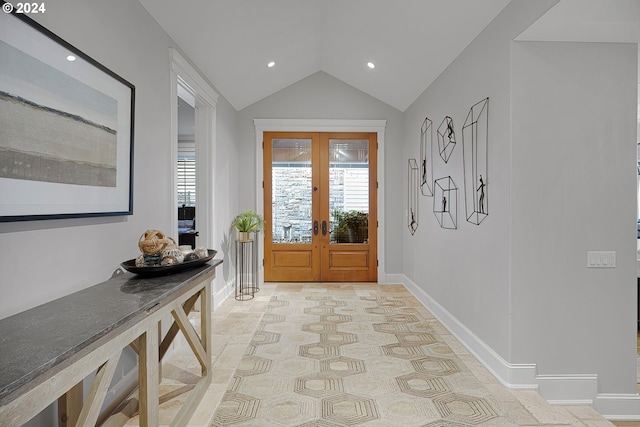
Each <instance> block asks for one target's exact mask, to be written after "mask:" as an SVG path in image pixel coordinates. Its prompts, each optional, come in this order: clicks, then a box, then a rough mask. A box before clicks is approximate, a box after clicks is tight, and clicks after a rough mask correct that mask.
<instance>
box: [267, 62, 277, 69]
mask: <svg viewBox="0 0 640 427" xmlns="http://www.w3.org/2000/svg"><path fill="white" fill-rule="evenodd" d="M275 66H276V63H275V61H271V62H269V63H268V64H267V67H269V68H273V67H275Z"/></svg>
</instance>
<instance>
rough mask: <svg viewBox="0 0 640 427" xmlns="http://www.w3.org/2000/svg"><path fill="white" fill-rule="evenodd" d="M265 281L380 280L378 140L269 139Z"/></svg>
mask: <svg viewBox="0 0 640 427" xmlns="http://www.w3.org/2000/svg"><path fill="white" fill-rule="evenodd" d="M263 158H264V168H263V170H264V211H265V212H264V217H265V233H264V236H265V242H264V255H265V258H264V275H265V281H268V282H269V281H278V282H323V281H324V282H336V281H339V282H371V281H377V224H378V221H377V213H376V194H377V181H376V176H377V170H376V165H377V164H376V160H377V135H376V134H375V133H317V132H304V133H303V132H265V133H264V156H263Z"/></svg>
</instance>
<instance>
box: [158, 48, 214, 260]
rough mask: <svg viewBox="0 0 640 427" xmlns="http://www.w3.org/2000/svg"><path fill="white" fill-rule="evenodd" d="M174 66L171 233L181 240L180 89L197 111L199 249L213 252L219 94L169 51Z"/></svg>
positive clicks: (172, 68) (189, 66) (170, 167)
mask: <svg viewBox="0 0 640 427" xmlns="http://www.w3.org/2000/svg"><path fill="white" fill-rule="evenodd" d="M169 60H170V65H171V71H170V74H171V78H170V80H171V156H170V157H171V164H170V165H169V170H171V171H173V173H172V174H171V177H172V178H171V186H172V187H171V188H172V192H171V204H172V206H174V209H172V210H171V229H172V230H173V233H172V235H174V236H176V237H177V236H178V209H177V206H178V195H177V193H176V191H175V189H176V182H177V168H176V165H177V162H178V158H177V155H178V89H179V90H180V93H181V94H185V93H186V94H188V95H190V96H191V97H193V101H194V104H195V105H194V108H195V110H196V113H195V116H196V117H195V118H196V127H195V141H196V200H197V203H196V227H197V229H198V231H199V233H200V234H199V238H198V242H199V246H204V247H207V248H213V247H214V246H215V244H216V242H217V241H218V239H217V235H216V228H215V227H214V224H215V223H214V221H215V218H214V210H213V201H214V190H215V183H214V182H213V180H214V174H213V165H214V164H215V163H214V159H215V151H216V137H215V135H216V132H215V130H216V106H217V103H218V94H217V93H216V92H215V91H214V90H213V88H212V87H211V85H209V84H208V83H207V81H206V80H205V79H204V78H202V76H201V75H200V74H199V73H198V72H197V71H196V70H195V69H194V68H193V67H192V66H191V65H190V64H189V63H188V62H187V61H186V60H185V59H184V58H183V57H182V55H180V53H178V51H177V50H175V49H173V48H170V49H169Z"/></svg>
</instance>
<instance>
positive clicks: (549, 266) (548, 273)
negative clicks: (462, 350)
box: [511, 42, 638, 393]
mask: <svg viewBox="0 0 640 427" xmlns="http://www.w3.org/2000/svg"><path fill="white" fill-rule="evenodd" d="M637 52H638V50H637V46H636V45H632V44H616V43H555V42H547V43H544V42H543V43H534V42H514V43H513V45H512V49H511V89H512V90H511V99H512V122H511V125H512V144H511V153H512V155H511V166H512V180H511V185H512V187H511V208H512V209H511V253H512V263H511V269H512V312H513V336H512V357H511V361H513V362H535V363H536V365H537V367H538V374H541V375H549V374H555V375H558V374H560V375H562V374H565V375H566V374H597V375H598V392H599V393H612V392H617V393H620V392H625V393H633V392H635V390H636V373H635V372H636V371H635V368H634V366H635V360H636V357H635V353H636V343H635V339H636V306H637V299H636V255H635V254H636V246H635V245H636V231H635V222H636V200H635V197H634V195H635V194H636V124H637V123H636V108H637V92H636V86H637V76H638V74H637ZM594 250H595V251H597V250H607V251H616V255H617V257H616V258H617V259H616V262H617V265H616V268H615V269H593V268H591V269H589V268H586V261H587V251H594ZM542 313H544V315H542Z"/></svg>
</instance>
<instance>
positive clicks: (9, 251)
mask: <svg viewBox="0 0 640 427" xmlns="http://www.w3.org/2000/svg"><path fill="white" fill-rule="evenodd" d="M54 3H55V4H49V3H47V11H46V13H44V14H41V15H34V16H33V18H35V19H36V20H37V21H38V22H39V23H41V24H42V25H44V26H45V27H46V28H48V29H49V30H51V31H52V32H54V33H55V34H57V35H58V36H60V37H61V38H63V39H64V40H66V41H67V42H69V43H71V44H72V45H74V46H76V47H77V48H78V49H80V50H81V51H83V52H84V53H86V54H87V55H89V56H91V57H92V58H94V59H95V60H96V61H98V62H100V63H101V64H103V65H104V66H106V67H107V68H109V69H111V70H112V71H113V72H115V73H117V74H119V75H120V76H122V77H123V78H125V79H127V80H128V81H130V82H131V83H132V84H133V85H135V87H136V105H135V135H134V147H135V152H134V177H133V182H134V206H133V212H134V214H133V215H132V216H123V217H105V218H83V219H68V220H50V221H37V222H14V223H0V271H1V273H0V295H2V298H0V318H4V317H7V316H10V315H12V314H15V313H18V312H20V311H23V310H26V309H29V308H31V307H34V306H37V305H39V304H42V303H45V302H47V301H50V300H53V299H55V298H59V297H62V296H64V295H67V294H70V293H72V292H74V291H77V290H80V289H83V288H86V287H88V286H91V285H94V284H97V283H100V282H102V281H105V280H107V279H108V278H109V277H110V276H111V273H112V272H113V271H114V270H115V269H116V268H117V267H118V266H119V264H120V263H121V262H122V261H124V260H127V259H131V258H134V257H136V256H137V255H138V254H139V250H138V247H137V241H138V239H139V237H140V235H141V234H142V233H143V232H144V231H145V230H146V229H148V228H156V229H160V230H165V231H167V232H169V231H170V230H173V228H174V225H173V224H171V223H170V217H171V214H172V212H173V211H174V209H175V206H173V205H172V204H171V195H172V192H173V191H175V190H174V189H173V188H171V185H170V177H171V174H172V173H173V170H174V168H175V165H173V164H172V163H171V144H170V140H171V135H170V131H171V130H170V121H171V120H170V117H171V115H170V105H171V103H170V74H169V69H170V68H169V51H168V50H169V48H170V47H177V46H176V45H175V43H174V42H173V41H172V40H171V39H170V38H169V37H168V35H167V34H166V33H165V32H164V31H163V30H162V29H161V28H160V27H159V25H158V24H157V23H156V22H155V21H154V20H153V19H152V18H151V17H150V16H149V15H148V13H147V12H146V10H144V9H143V8H142V6H141V5H140V4H139V3H138V2H136V1H126V0H117V1H111V2H98V1H90V2H88V1H84V0H57V1H56V2H54ZM216 112H217V127H216V157H215V164H214V165H213V167H214V171H213V172H214V176H215V180H216V182H215V185H216V190H215V197H216V202H215V212H214V214H213V216H214V227H216V230H217V231H216V233H217V235H218V236H223V235H224V233H225V232H226V231H227V229H228V224H229V223H230V222H231V218H232V216H231V215H232V213H233V214H235V212H236V210H237V198H236V196H235V195H236V193H237V186H236V184H235V179H236V176H237V168H236V161H237V154H236V153H237V148H236V144H237V140H238V113H237V112H236V111H235V110H234V109H233V108H232V107H231V105H230V104H229V103H228V102H227V101H226V100H225V99H224V98H223V97H220V98H219V99H218V104H217V109H216ZM175 237H177V236H175ZM220 245H221V242H218V246H217V247H214V248H213V249H218V251H219V254H220V255H222V253H223V251H221V250H220V249H221V247H220ZM220 255H219V256H220ZM227 264H228V263H226V262H225V263H224V264H223V267H222V268H223V274H222V275H221V274H220V271H218V279H216V284H215V289H214V293H215V292H216V291H218V290H220V289H222V288H223V287H224V286H225V282H224V276H225V272H226V271H227V269H228V266H227ZM52 412H53V411H52V410H51V407H50V409H49V410H47V411H45V412H44V413H43V414H41V415H39V416H38V417H37V419H34V420H33V422H32V423H30V424H29V425H33V426H37V425H52V421H51V418H50V417H51V414H52Z"/></svg>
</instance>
